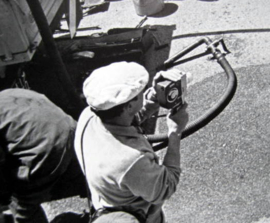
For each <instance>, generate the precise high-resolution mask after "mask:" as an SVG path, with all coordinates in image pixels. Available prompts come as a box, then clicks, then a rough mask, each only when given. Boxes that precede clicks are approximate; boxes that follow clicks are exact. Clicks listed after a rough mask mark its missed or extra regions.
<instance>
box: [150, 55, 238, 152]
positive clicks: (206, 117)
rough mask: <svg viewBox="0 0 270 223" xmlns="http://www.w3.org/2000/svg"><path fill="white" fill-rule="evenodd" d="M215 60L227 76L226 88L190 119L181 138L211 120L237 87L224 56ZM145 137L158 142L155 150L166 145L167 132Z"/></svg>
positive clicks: (226, 103) (231, 70)
mask: <svg viewBox="0 0 270 223" xmlns="http://www.w3.org/2000/svg"><path fill="white" fill-rule="evenodd" d="M217 62H218V63H219V64H220V65H221V67H222V68H223V69H224V71H225V73H226V76H227V88H226V90H225V92H224V93H223V95H222V96H221V98H220V99H219V100H218V101H217V102H216V103H215V104H214V106H212V107H211V108H210V109H209V110H207V112H206V113H205V114H203V115H202V116H200V117H199V118H197V119H196V120H194V121H192V122H191V123H190V124H188V125H187V127H186V128H185V130H184V131H183V132H182V137H181V139H184V138H186V137H187V136H189V135H191V134H193V133H194V132H196V131H198V130H199V129H201V128H202V127H204V126H206V125H207V124H208V123H209V122H210V121H211V120H213V119H214V118H215V117H216V116H218V115H219V114H220V113H221V112H222V111H223V110H224V108H225V107H226V106H227V105H228V104H229V102H230V101H231V99H232V98H233V96H234V94H235V91H236V88H237V78H236V75H235V73H234V71H233V69H232V68H231V66H230V64H229V63H228V61H227V60H226V58H225V57H224V56H223V55H222V54H220V55H219V57H218V59H217ZM147 139H148V141H149V142H150V143H158V142H161V143H159V144H157V145H154V146H153V149H154V150H155V151H158V150H160V149H163V148H165V147H167V146H168V136H167V134H157V135H147Z"/></svg>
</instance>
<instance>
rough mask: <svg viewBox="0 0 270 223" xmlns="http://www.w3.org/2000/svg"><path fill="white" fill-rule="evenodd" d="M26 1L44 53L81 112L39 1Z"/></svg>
mask: <svg viewBox="0 0 270 223" xmlns="http://www.w3.org/2000/svg"><path fill="white" fill-rule="evenodd" d="M26 1H27V3H28V5H29V8H30V10H31V13H32V15H33V17H34V19H35V22H36V24H37V27H38V29H39V32H40V35H41V37H42V41H43V43H44V45H45V48H46V51H47V53H48V55H49V57H50V58H51V60H52V62H53V65H54V67H55V69H56V73H57V75H58V76H59V79H60V82H61V83H62V85H63V88H64V90H65V92H66V94H67V96H68V98H70V100H71V103H72V104H73V105H75V106H76V107H78V109H80V110H82V109H83V108H84V107H85V103H84V102H83V101H82V99H81V98H80V97H79V95H78V94H77V92H76V89H75V87H74V85H73V84H72V82H71V79H70V76H69V74H68V72H67V70H66V67H65V64H64V62H63V60H62V58H61V55H60V53H59V51H58V49H57V46H56V43H55V41H54V38H53V35H52V32H51V29H50V27H49V24H48V21H47V18H46V16H45V14H44V11H43V9H42V7H41V4H40V2H39V0H26Z"/></svg>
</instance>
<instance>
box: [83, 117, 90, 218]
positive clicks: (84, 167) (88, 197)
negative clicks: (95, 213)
mask: <svg viewBox="0 0 270 223" xmlns="http://www.w3.org/2000/svg"><path fill="white" fill-rule="evenodd" d="M91 118H92V117H90V118H89V119H88V120H87V122H86V123H85V126H84V128H83V131H82V135H81V153H82V163H83V170H84V175H85V186H86V191H87V203H88V208H89V223H91V222H92V208H93V205H92V202H91V193H90V190H89V187H88V180H87V172H86V165H85V159H84V151H83V136H84V133H85V130H86V127H87V126H88V123H89V122H90V120H91Z"/></svg>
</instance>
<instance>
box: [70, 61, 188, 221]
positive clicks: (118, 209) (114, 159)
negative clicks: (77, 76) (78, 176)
mask: <svg viewBox="0 0 270 223" xmlns="http://www.w3.org/2000/svg"><path fill="white" fill-rule="evenodd" d="M164 79H168V80H171V81H178V80H179V79H180V75H179V71H176V70H170V71H163V72H160V73H158V74H157V75H156V76H155V77H154V80H153V83H152V85H153V86H152V87H151V88H150V89H148V90H146V91H145V93H144V90H145V87H146V85H147V83H148V80H149V74H148V72H147V71H146V69H145V68H144V67H143V66H141V65H139V64H137V63H134V62H117V63H112V64H110V65H108V66H105V67H101V68H99V69H97V70H95V71H93V73H92V74H91V75H90V77H88V78H87V79H86V81H85V82H84V86H83V92H84V95H85V97H86V100H87V103H88V104H89V107H87V108H86V109H85V110H84V111H83V113H82V114H81V116H80V119H79V121H78V126H77V129H76V135H75V151H76V154H77V158H78V159H79V162H80V164H81V167H82V169H83V170H84V172H85V175H86V179H87V182H88V185H89V189H90V191H91V195H92V202H93V206H94V208H95V209H96V210H97V211H96V214H97V216H99V217H98V218H97V219H96V220H95V222H97V223H98V222H102V223H105V222H134V223H135V222H146V223H163V222H165V219H164V215H163V212H162V205H163V203H164V201H165V200H166V199H168V198H170V197H171V195H172V194H173V193H174V192H175V191H176V187H177V184H178V182H179V176H180V139H181V132H182V131H183V129H184V128H185V126H186V124H187V122H188V114H187V112H186V105H184V106H182V108H180V109H179V110H178V112H177V113H176V114H174V115H172V114H170V115H168V117H167V125H168V139H169V144H168V150H167V152H166V155H165V157H164V161H163V163H162V164H159V159H158V156H157V155H156V154H155V153H154V151H153V149H152V147H151V145H150V144H149V142H148V141H147V139H146V138H145V136H144V135H143V134H142V133H141V132H140V131H139V130H138V129H137V128H136V126H134V125H133V123H134V119H135V117H140V121H143V120H145V119H146V118H149V117H150V116H151V115H152V114H153V113H154V112H156V111H157V109H158V108H159V105H158V103H157V100H156V98H155V90H154V88H155V86H156V84H157V82H159V81H160V80H164Z"/></svg>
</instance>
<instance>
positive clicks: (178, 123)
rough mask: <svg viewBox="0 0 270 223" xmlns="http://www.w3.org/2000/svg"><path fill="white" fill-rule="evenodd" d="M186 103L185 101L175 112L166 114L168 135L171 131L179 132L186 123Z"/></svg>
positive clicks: (187, 117)
mask: <svg viewBox="0 0 270 223" xmlns="http://www.w3.org/2000/svg"><path fill="white" fill-rule="evenodd" d="M186 109H187V103H185V104H184V105H183V106H182V107H181V108H180V109H179V110H178V111H177V112H176V113H175V114H172V113H169V114H168V115H167V126H168V135H170V134H171V133H172V132H176V133H177V134H181V133H182V132H183V130H184V129H185V127H186V125H187V123H188V119H189V116H188V112H187V110H186Z"/></svg>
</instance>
